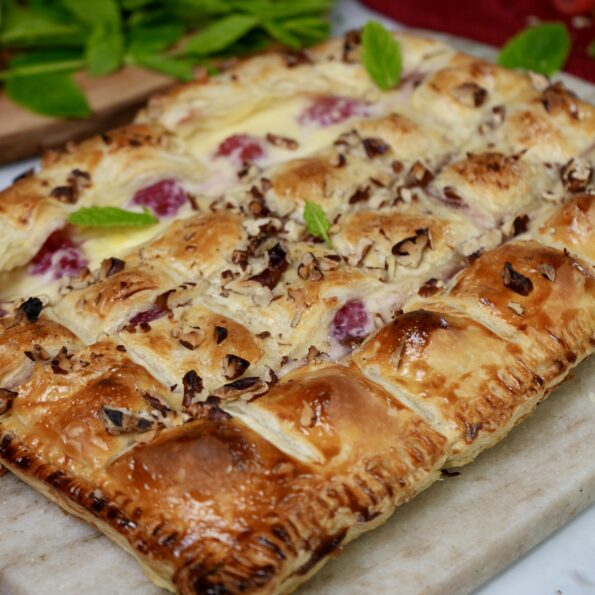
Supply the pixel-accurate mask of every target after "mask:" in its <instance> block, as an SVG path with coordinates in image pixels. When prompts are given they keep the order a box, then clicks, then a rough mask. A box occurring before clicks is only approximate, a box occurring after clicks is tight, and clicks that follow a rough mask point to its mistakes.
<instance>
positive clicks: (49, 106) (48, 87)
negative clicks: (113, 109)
mask: <svg viewBox="0 0 595 595" xmlns="http://www.w3.org/2000/svg"><path fill="white" fill-rule="evenodd" d="M5 91H6V94H7V95H8V96H9V97H10V99H12V100H13V101H14V102H15V103H18V104H19V105H22V106H23V107H26V108H27V109H29V110H31V111H33V112H36V113H38V114H42V115H44V116H53V117H56V118H85V117H87V116H89V115H91V108H90V107H89V104H88V103H87V100H86V98H85V96H84V95H83V92H82V91H81V89H80V88H79V87H78V85H77V84H76V83H75V82H74V80H73V79H72V75H70V74H69V73H52V74H37V75H32V76H10V75H9V76H8V77H7V79H6V84H5Z"/></svg>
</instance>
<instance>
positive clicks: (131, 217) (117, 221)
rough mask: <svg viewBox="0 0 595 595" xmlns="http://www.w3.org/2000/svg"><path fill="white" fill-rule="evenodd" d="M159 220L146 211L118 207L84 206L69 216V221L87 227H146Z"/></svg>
mask: <svg viewBox="0 0 595 595" xmlns="http://www.w3.org/2000/svg"><path fill="white" fill-rule="evenodd" d="M158 221H159V220H158V219H157V217H155V215H153V214H152V213H150V212H149V211H146V210H145V212H144V213H135V212H133V211H125V210H124V209H119V208H117V207H82V208H80V209H79V210H78V211H75V212H74V213H71V214H70V215H69V216H68V222H69V223H73V224H74V225H84V226H85V227H124V226H125V227H144V226H146V225H154V224H155V223H157V222H158Z"/></svg>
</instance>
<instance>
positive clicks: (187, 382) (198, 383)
mask: <svg viewBox="0 0 595 595" xmlns="http://www.w3.org/2000/svg"><path fill="white" fill-rule="evenodd" d="M182 385H183V388H184V396H183V397H182V409H184V410H185V409H187V408H188V407H190V405H191V403H192V401H193V400H194V398H195V397H196V396H197V395H199V394H200V393H201V392H202V391H203V389H204V385H203V382H202V378H201V377H200V376H199V375H198V374H197V373H196V371H195V370H189V371H188V372H186V374H184V378H182Z"/></svg>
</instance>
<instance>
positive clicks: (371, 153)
mask: <svg viewBox="0 0 595 595" xmlns="http://www.w3.org/2000/svg"><path fill="white" fill-rule="evenodd" d="M362 144H363V145H364V150H365V151H366V155H367V156H368V157H369V158H370V159H374V157H377V156H378V155H384V154H385V153H387V152H388V151H389V150H390V147H389V146H388V145H387V144H386V143H385V142H384V141H383V140H382V139H380V138H364V139H363V140H362Z"/></svg>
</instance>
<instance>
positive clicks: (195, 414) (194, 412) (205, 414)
mask: <svg viewBox="0 0 595 595" xmlns="http://www.w3.org/2000/svg"><path fill="white" fill-rule="evenodd" d="M220 403H221V399H220V398H219V397H215V396H213V395H210V396H208V397H207V398H206V400H205V401H199V402H195V403H192V404H191V405H190V407H188V409H187V410H186V411H185V413H188V414H189V415H190V416H191V417H192V418H193V419H210V420H214V421H222V420H227V419H231V415H230V414H229V413H227V411H224V410H223V409H221V407H220V406H219V405H220Z"/></svg>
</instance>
